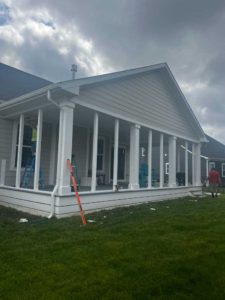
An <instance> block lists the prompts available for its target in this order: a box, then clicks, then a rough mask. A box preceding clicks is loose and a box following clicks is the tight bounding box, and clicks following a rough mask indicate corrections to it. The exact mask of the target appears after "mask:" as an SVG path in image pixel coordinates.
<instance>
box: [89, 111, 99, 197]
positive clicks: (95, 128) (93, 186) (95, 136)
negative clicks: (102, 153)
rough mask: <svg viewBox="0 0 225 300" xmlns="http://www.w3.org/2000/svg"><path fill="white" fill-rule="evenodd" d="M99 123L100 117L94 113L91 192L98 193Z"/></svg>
mask: <svg viewBox="0 0 225 300" xmlns="http://www.w3.org/2000/svg"><path fill="white" fill-rule="evenodd" d="M98 123H99V115H98V113H97V112H95V113H94V123H93V150H92V174H91V175H92V178H91V191H92V192H95V191H96V176H97V155H98Z"/></svg>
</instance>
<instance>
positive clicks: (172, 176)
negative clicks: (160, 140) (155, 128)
mask: <svg viewBox="0 0 225 300" xmlns="http://www.w3.org/2000/svg"><path fill="white" fill-rule="evenodd" d="M176 140H177V138H176V137H175V136H171V137H169V187H176Z"/></svg>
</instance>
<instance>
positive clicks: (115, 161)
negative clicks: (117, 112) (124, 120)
mask: <svg viewBox="0 0 225 300" xmlns="http://www.w3.org/2000/svg"><path fill="white" fill-rule="evenodd" d="M118 147H119V120H118V119H116V120H115V132H114V159H113V190H114V191H116V190H117V187H116V186H117V177H118Z"/></svg>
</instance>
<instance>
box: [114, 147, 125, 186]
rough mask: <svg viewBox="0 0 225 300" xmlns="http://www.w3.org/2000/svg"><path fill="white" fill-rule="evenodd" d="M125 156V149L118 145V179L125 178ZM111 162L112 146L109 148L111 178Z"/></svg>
mask: <svg viewBox="0 0 225 300" xmlns="http://www.w3.org/2000/svg"><path fill="white" fill-rule="evenodd" d="M125 158H126V150H125V148H122V147H119V149H118V175H117V176H118V177H117V179H118V180H125ZM113 162H114V148H112V149H111V170H110V174H111V179H113Z"/></svg>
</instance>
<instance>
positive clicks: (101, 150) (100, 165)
mask: <svg viewBox="0 0 225 300" xmlns="http://www.w3.org/2000/svg"><path fill="white" fill-rule="evenodd" d="M104 156H105V141H104V139H103V138H99V139H98V154H97V171H103V170H104Z"/></svg>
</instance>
